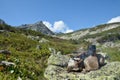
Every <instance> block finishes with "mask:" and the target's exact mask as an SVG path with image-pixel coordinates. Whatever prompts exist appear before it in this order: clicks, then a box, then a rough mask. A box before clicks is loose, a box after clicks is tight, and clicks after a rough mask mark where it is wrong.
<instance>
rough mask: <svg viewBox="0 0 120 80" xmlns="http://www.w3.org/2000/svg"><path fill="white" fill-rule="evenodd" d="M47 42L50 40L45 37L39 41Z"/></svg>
mask: <svg viewBox="0 0 120 80" xmlns="http://www.w3.org/2000/svg"><path fill="white" fill-rule="evenodd" d="M46 42H49V40H47V39H45V38H42V39H41V40H40V41H39V43H46Z"/></svg>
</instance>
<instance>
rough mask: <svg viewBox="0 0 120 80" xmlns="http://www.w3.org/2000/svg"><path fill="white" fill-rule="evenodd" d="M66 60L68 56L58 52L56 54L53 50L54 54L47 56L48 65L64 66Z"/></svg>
mask: <svg viewBox="0 0 120 80" xmlns="http://www.w3.org/2000/svg"><path fill="white" fill-rule="evenodd" d="M68 61H69V57H68V56H65V55H62V54H61V53H60V52H57V53H56V54H55V52H54V54H51V56H50V57H49V58H48V65H56V66H61V67H66V66H67V63H68Z"/></svg>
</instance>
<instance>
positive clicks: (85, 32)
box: [58, 22, 120, 40]
mask: <svg viewBox="0 0 120 80" xmlns="http://www.w3.org/2000/svg"><path fill="white" fill-rule="evenodd" d="M117 28H120V22H117V23H110V24H102V25H98V26H95V27H93V28H88V29H82V30H78V31H75V32H72V33H68V34H62V35H58V37H60V38H62V39H67V40H69V39H72V40H79V39H81V38H82V39H83V38H85V37H87V36H89V37H90V36H93V35H94V37H95V35H98V34H99V37H100V34H101V36H103V35H102V33H105V32H106V33H108V34H113V32H114V33H117V32H118V33H119V31H117V32H115V31H114V29H117ZM110 30H113V32H109V31H110ZM107 31H108V32H107Z"/></svg>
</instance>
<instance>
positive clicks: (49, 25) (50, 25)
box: [43, 21, 53, 31]
mask: <svg viewBox="0 0 120 80" xmlns="http://www.w3.org/2000/svg"><path fill="white" fill-rule="evenodd" d="M43 24H45V25H46V26H47V27H48V28H49V29H50V30H52V31H53V28H52V24H50V23H49V22H47V21H43Z"/></svg>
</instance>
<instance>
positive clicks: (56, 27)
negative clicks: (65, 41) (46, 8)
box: [43, 21, 73, 33]
mask: <svg viewBox="0 0 120 80" xmlns="http://www.w3.org/2000/svg"><path fill="white" fill-rule="evenodd" d="M43 24H45V25H46V26H47V27H48V28H49V29H50V30H51V31H53V32H63V33H69V32H73V30H72V29H69V27H67V25H66V24H65V23H64V22H63V21H55V22H54V24H53V25H52V24H51V23H49V22H47V21H43Z"/></svg>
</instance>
